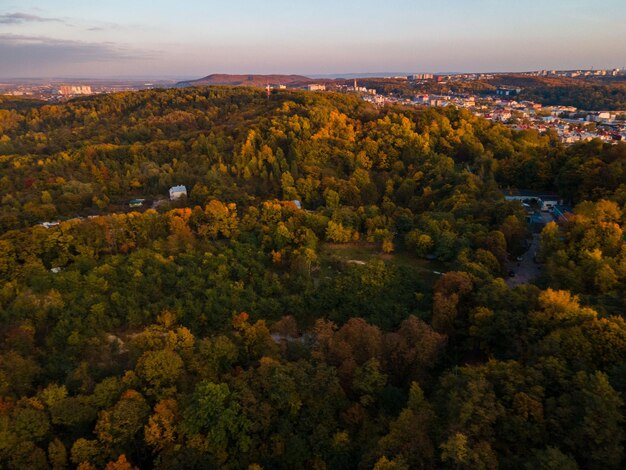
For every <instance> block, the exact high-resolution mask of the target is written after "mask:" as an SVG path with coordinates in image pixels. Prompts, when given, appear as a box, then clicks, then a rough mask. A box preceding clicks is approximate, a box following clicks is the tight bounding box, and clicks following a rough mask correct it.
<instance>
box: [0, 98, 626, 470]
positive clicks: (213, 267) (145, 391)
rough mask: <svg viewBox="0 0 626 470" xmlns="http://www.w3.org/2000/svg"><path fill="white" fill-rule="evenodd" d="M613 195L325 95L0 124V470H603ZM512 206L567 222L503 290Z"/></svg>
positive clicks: (621, 362)
mask: <svg viewBox="0 0 626 470" xmlns="http://www.w3.org/2000/svg"><path fill="white" fill-rule="evenodd" d="M625 171H626V145H624V144H617V145H609V144H603V143H602V142H600V141H592V142H589V143H581V144H577V145H574V146H570V147H564V146H563V145H562V144H561V143H560V142H559V140H558V138H557V137H556V136H555V135H553V134H551V133H545V134H543V135H542V134H539V133H537V132H535V131H522V132H518V131H514V130H512V129H510V128H507V127H505V126H503V125H501V124H497V123H492V122H489V121H486V120H483V119H480V118H477V117H476V116H474V115H472V114H471V113H468V112H465V111H463V110H458V109H454V108H446V109H415V108H408V107H407V108H405V107H395V108H393V107H387V108H375V107H373V106H371V105H369V104H367V103H365V102H362V101H360V100H358V99H357V98H356V97H350V96H345V95H338V94H332V93H324V94H319V93H306V92H299V91H280V92H275V93H273V94H272V95H271V96H270V97H269V98H267V97H266V96H265V93H264V92H263V91H261V90H254V89H249V88H237V89H235V88H228V87H197V88H184V89H170V90H150V91H142V92H138V93H117V94H111V95H103V96H97V97H90V98H81V99H75V100H71V101H69V102H66V103H62V104H54V105H50V104H43V103H24V102H21V101H20V102H19V103H17V102H16V104H15V105H11V101H10V100H7V101H5V102H4V104H2V105H1V106H0V201H1V206H0V468H11V469H12V468H54V469H61V468H68V467H69V468H81V469H84V470H86V469H93V468H107V469H127V468H133V467H135V466H136V467H140V468H163V469H165V468H167V469H175V468H180V469H183V468H184V469H189V468H233V469H236V468H244V469H245V468H249V469H260V468H264V469H270V468H272V469H273V468H285V469H293V468H307V469H308V468H317V469H325V468H327V469H331V468H332V469H335V468H345V469H351V468H359V469H372V468H374V469H378V470H382V469H409V468H411V469H412V468H440V467H444V468H447V467H449V468H468V469H469V468H472V469H475V468H487V469H495V468H533V469H534V468H546V469H553V468H554V469H556V468H559V469H561V468H568V469H575V468H615V469H617V468H623V466H624V463H625V461H624V455H623V440H624V432H623V426H624V421H623V416H624V394H625V393H626V363H625V358H626V322H625V321H624V308H625V307H626V297H625V294H624V293H625V292H626V249H625V248H624V233H623V227H624V221H625V220H626V210H625V203H626V174H625V173H624V172H625ZM174 185H185V186H186V188H187V190H188V195H187V197H186V198H182V199H180V200H175V201H170V200H169V199H168V189H169V188H170V187H171V186H174ZM511 188H518V189H519V188H525V189H536V190H551V191H555V190H556V191H559V192H560V193H561V195H562V196H563V197H564V198H565V199H566V200H567V201H568V202H570V203H571V205H572V206H575V208H574V209H573V210H572V213H571V214H569V215H568V218H567V220H566V221H561V223H560V224H557V223H555V222H552V223H550V224H548V225H547V226H546V227H545V228H544V230H543V232H542V233H541V235H540V237H539V238H540V242H541V244H540V248H539V251H538V252H537V262H539V263H541V266H542V274H541V276H540V277H539V278H538V279H536V280H535V281H534V283H533V284H521V285H518V286H516V287H511V286H510V285H508V284H507V283H506V282H505V279H504V277H505V275H507V271H508V266H509V264H510V262H511V261H510V260H511V259H515V257H517V256H520V255H522V254H524V252H525V250H526V249H527V246H528V240H529V239H530V236H531V232H530V227H529V225H528V223H527V213H526V210H525V209H524V208H523V206H522V204H521V203H519V202H515V201H506V200H505V198H504V196H503V192H502V191H503V190H508V189H511ZM132 199H143V200H144V203H143V206H142V207H140V208H138V209H131V208H130V207H129V201H130V200H132ZM294 201H296V202H294ZM43 222H52V224H51V225H46V226H43V225H41V224H42V223H43ZM57 222H58V223H57Z"/></svg>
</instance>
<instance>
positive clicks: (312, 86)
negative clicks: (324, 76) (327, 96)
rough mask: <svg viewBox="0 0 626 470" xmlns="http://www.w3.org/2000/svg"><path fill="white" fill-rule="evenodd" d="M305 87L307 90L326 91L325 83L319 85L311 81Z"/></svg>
mask: <svg viewBox="0 0 626 470" xmlns="http://www.w3.org/2000/svg"><path fill="white" fill-rule="evenodd" d="M306 89H307V90H309V91H326V85H320V84H318V83H311V84H310V85H307V86H306Z"/></svg>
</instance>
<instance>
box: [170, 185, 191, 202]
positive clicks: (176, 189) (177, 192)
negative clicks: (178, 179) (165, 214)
mask: <svg viewBox="0 0 626 470" xmlns="http://www.w3.org/2000/svg"><path fill="white" fill-rule="evenodd" d="M183 196H184V197H187V188H186V187H185V186H183V185H182V184H181V185H179V186H172V187H171V188H170V201H175V200H176V199H180V198H181V197H183Z"/></svg>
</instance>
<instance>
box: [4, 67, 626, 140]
mask: <svg viewBox="0 0 626 470" xmlns="http://www.w3.org/2000/svg"><path fill="white" fill-rule="evenodd" d="M500 75H504V74H497V73H457V74H432V73H414V74H410V75H399V76H384V77H381V78H382V79H385V80H396V81H403V82H404V81H407V82H412V83H414V84H416V85H417V86H419V85H420V84H424V85H426V84H428V83H440V84H446V83H459V82H472V81H477V80H493V79H494V78H497V77H498V76H500ZM515 75H516V76H521V77H558V78H570V79H585V78H594V77H595V78H607V77H608V78H610V77H619V76H624V75H625V73H624V71H623V70H620V69H618V68H615V69H599V70H593V69H590V70H582V69H581V70H538V71H531V72H522V73H517V74H515ZM345 82H346V80H340V79H333V80H330V79H324V80H318V81H315V80H313V79H311V80H310V82H309V83H306V84H304V85H303V84H293V83H290V84H280V83H268V84H267V89H268V91H270V90H271V89H277V90H281V89H287V88H291V89H293V88H303V89H306V90H308V91H312V92H323V91H333V92H339V93H354V94H357V95H359V96H360V97H361V98H362V99H363V100H365V101H368V102H370V103H373V104H374V105H376V106H387V105H408V106H435V107H447V106H456V107H458V108H463V109H467V110H469V111H470V112H472V113H474V114H475V115H476V116H480V117H483V118H485V119H489V120H492V121H497V122H500V123H502V124H505V125H508V126H510V127H512V128H514V129H516V130H527V129H534V130H537V131H538V132H540V133H545V132H547V131H553V132H555V133H556V135H558V137H559V138H560V140H561V141H562V142H563V143H566V144H571V143H575V142H579V141H586V140H591V139H601V140H603V141H605V142H619V141H624V140H626V110H621V111H586V110H583V109H577V108H575V107H572V106H562V105H554V106H542V105H541V104H540V103H536V102H533V101H528V100H521V99H518V95H519V94H520V93H521V91H522V88H521V87H514V86H498V87H496V89H495V90H494V91H493V93H490V94H487V95H485V94H481V95H476V94H471V93H453V92H449V93H416V94H415V95H414V96H413V97H411V98H407V97H399V96H397V95H395V94H393V93H383V92H379V91H378V90H377V89H376V88H367V87H364V86H359V83H358V79H354V81H353V82H352V84H350V85H346V84H345ZM183 83H184V82H183ZM178 85H179V86H180V84H178ZM172 86H177V82H175V81H173V80H160V81H143V80H142V81H123V82H122V81H113V80H111V81H106V80H85V81H80V82H71V81H61V80H59V81H55V82H45V81H38V80H32V81H27V80H24V81H16V82H15V83H4V84H3V83H0V94H4V95H8V96H18V97H28V98H36V99H40V100H45V101H50V102H55V101H63V100H67V99H70V98H75V97H80V96H89V95H95V94H103V93H113V92H121V91H138V90H145V89H151V88H156V87H163V88H167V87H172Z"/></svg>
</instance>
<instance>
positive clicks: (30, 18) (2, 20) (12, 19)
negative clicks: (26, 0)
mask: <svg viewBox="0 0 626 470" xmlns="http://www.w3.org/2000/svg"><path fill="white" fill-rule="evenodd" d="M50 22H53V23H65V24H67V23H66V22H65V21H64V20H62V19H60V18H47V17H44V16H38V15H31V14H28V13H5V14H3V15H0V24H21V23H50Z"/></svg>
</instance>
